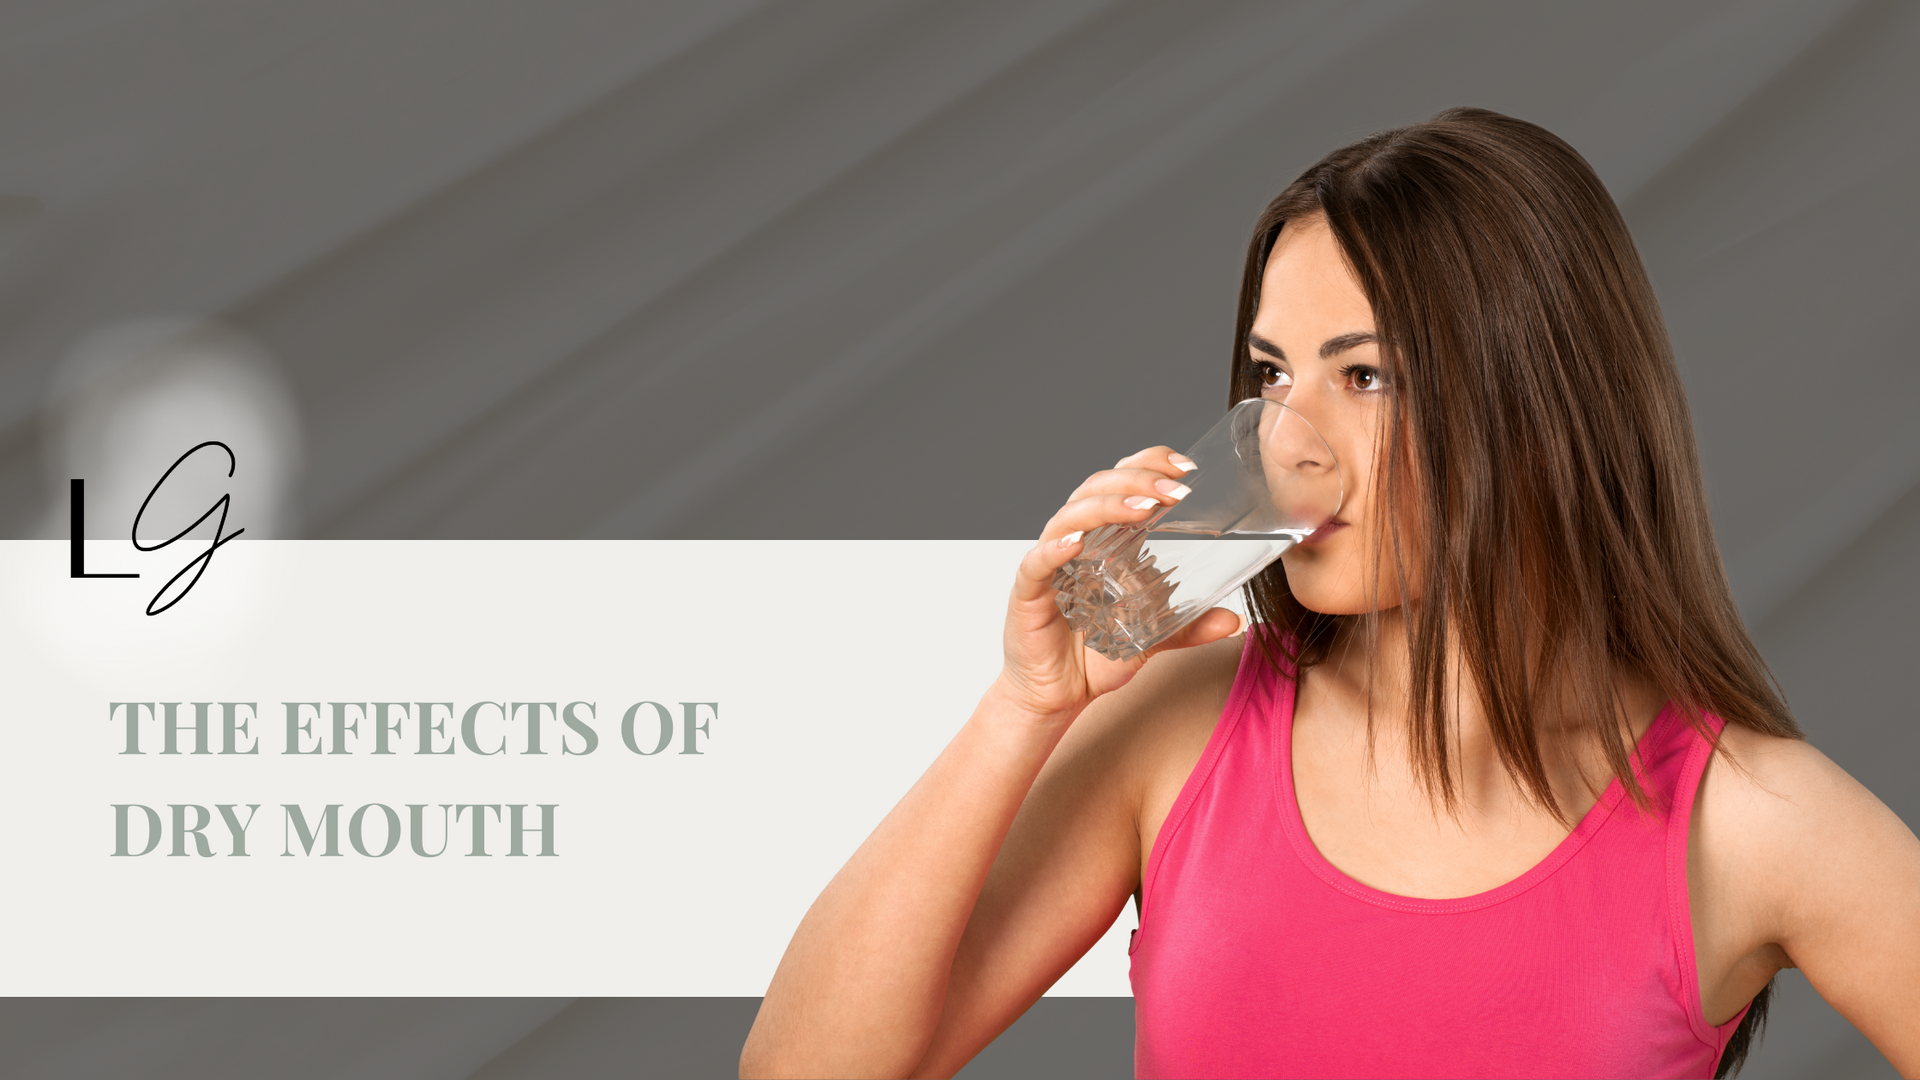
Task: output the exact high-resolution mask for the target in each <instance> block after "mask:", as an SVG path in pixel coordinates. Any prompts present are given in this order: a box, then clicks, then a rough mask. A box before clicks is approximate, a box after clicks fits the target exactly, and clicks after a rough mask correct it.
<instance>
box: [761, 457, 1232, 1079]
mask: <svg viewBox="0 0 1920 1080" xmlns="http://www.w3.org/2000/svg"><path fill="white" fill-rule="evenodd" d="M1169 453H1170V452H1169V451H1168V450H1167V448H1165V447H1157V448H1155V449H1153V450H1149V451H1142V453H1140V454H1136V455H1134V456H1133V457H1131V458H1128V459H1126V460H1125V461H1123V462H1121V463H1120V465H1119V466H1116V468H1115V469H1112V470H1108V471H1105V472H1101V473H1096V474H1095V475H1094V476H1093V477H1090V478H1089V479H1088V481H1087V483H1086V484H1084V485H1082V486H1081V489H1080V490H1079V491H1077V492H1075V494H1074V498H1073V499H1072V501H1070V502H1068V503H1067V505H1066V506H1065V507H1063V508H1062V509H1061V511H1060V513H1059V514H1057V515H1055V517H1054V519H1053V521H1051V522H1049V523H1048V526H1047V529H1046V531H1045V532H1043V533H1042V536H1041V540H1040V543H1039V544H1038V545H1036V546H1035V547H1034V549H1033V550H1032V551H1030V552H1028V553H1027V555H1026V557H1025V558H1024V559H1023V560H1022V561H1021V565H1020V570H1019V572H1018V574H1016V576H1015V583H1014V589H1013V594H1012V597H1011V599H1010V601H1009V604H1008V612H1007V625H1006V633H1005V647H1006V654H1007V662H1006V666H1005V668H1003V670H1002V673H1001V676H1000V678H999V679H997V680H996V681H995V683H994V685H993V687H992V689H990V690H989V691H988V693H987V695H986V696H985V698H983V699H982V701H981V703H980V706H979V708H978V709H976V710H975V712H974V714H973V716H972V717H971V718H970V719H969V720H968V721H967V723H966V725H965V726H964V727H962V728H961V730H960V732H959V734H958V735H956V736H955V737H954V739H953V741H952V742H951V743H949V744H948V746H947V748H946V749H945V750H944V751H942V753H941V755H940V757H939V758H938V759H936V760H935V762H934V764H933V766H932V767H931V768H929V769H928V770H927V772H926V774H925V775H924V776H922V777H921V778H920V780H919V782H918V783H916V784H915V785H914V787H913V788H912V790H910V791H909V792H908V793H907V795H906V797H905V798H903V799H902V800H901V801H900V803H899V805H898V806H896V807H895V808H894V809H893V811H892V812H891V813H889V814H888V815H887V817H886V818H885V820H883V821H882V822H881V823H880V826H879V827H878V828H877V829H875V830H874V833H873V835H872V836H870V837H868V839H867V841H866V843H864V844H862V845H861V847H860V849H859V850H858V851H857V852H855V853H854V856H853V858H852V859H850V860H849V861H848V863H847V865H846V866H845V867H843V868H842V869H841V871H840V873H839V874H837V875H835V877H834V879H833V881H832V882H831V883H830V884H829V885H828V886H827V888H826V890H825V891H824V892H822V893H821V895H820V898H819V899H818V900H816V901H815V902H814V905H813V907H812V908H811V909H810V910H809V911H808V912H807V915H806V917H805V919H803V920H802V922H801V924H800V928H799V929H798V930H797V931H796V932H795V934H794V938H793V941H792V943H791V944H790V945H789V946H788V947H787V952H786V955H785V956H784V957H782V958H781V961H780V966H779V968H778V970H777V971H776V972H775V974H774V978H773V983H772V985H771V986H769V987H768V989H767V996H766V998H765V999H764V1001H763V1002H762V1004H761V1008H760V1014H759V1016H758V1017H757V1018H756V1019H755V1021H754V1026H753V1030H752V1032H751V1033H750V1034H749V1036H748V1038H747V1044H746V1047H745V1049H744V1051H743V1052H742V1054H741V1058H740V1069H741V1073H742V1075H782V1076H801V1075H827V1076H865V1075H875V1076H879V1075H906V1074H908V1073H910V1072H912V1071H915V1070H916V1069H917V1068H919V1067H920V1066H921V1064H922V1061H923V1059H925V1058H926V1056H927V1054H928V1051H929V1049H930V1048H931V1047H933V1046H934V1040H935V1035H936V1032H937V1031H940V1030H941V1029H942V1024H943V1021H942V1017H943V1015H944V1014H946V1012H947V1009H948V1004H949V997H950V982H951V980H952V978H953V977H954V973H955V957H956V955H957V954H959V952H960V950H961V946H962V942H963V938H965V939H967V940H968V941H969V946H968V947H969V949H970V950H973V949H977V948H978V947H979V942H980V941H981V938H982V936H983V934H982V930H981V929H979V928H975V927H973V926H972V925H971V924H972V922H973V920H974V918H975V912H976V903H977V901H979V900H980V898H981V890H982V888H983V886H984V885H985V884H986V883H987V881H988V876H989V872H990V871H993V872H994V873H995V874H996V880H997V881H998V882H1000V883H1001V884H1000V885H999V886H997V888H996V892H995V895H999V894H1000V893H1001V892H1004V891H1007V890H1011V891H1012V892H1013V893H1020V892H1022V891H1023V890H1026V889H1028V888H1031V887H1033V886H1034V885H1035V884H1036V883H1045V886H1044V887H1045V888H1046V889H1047V890H1048V891H1049V897H1050V899H1049V902H1048V903H1047V904H1045V905H1043V906H1042V907H1041V908H1040V909H1030V910H1038V911H1040V913H1041V916H1042V917H1041V918H1040V919H1039V920H1038V921H1037V922H1035V921H1034V920H1032V919H1017V920H1012V921H1010V922H1004V923H1000V924H997V925H1003V926H1004V927H1005V928H1007V931H1008V932H1013V931H1014V930H1015V929H1016V928H1017V931H1018V932H1019V933H1022V934H1025V935H1027V936H1029V937H1030V938H1039V939H1045V940H1048V941H1051V942H1055V943H1058V944H1059V945H1061V946H1062V947H1066V948H1070V947H1072V944H1073V943H1074V942H1076V941H1077V942H1079V945H1078V948H1079V949H1080V950H1081V951H1084V949H1085V947H1086V945H1088V944H1090V943H1091V940H1092V939H1093V938H1097V937H1098V936H1099V934H1100V932H1101V931H1103V930H1104V929H1105V928H1106V926H1107V925H1108V924H1110V923H1111V921H1112V918H1113V916H1114V915H1115V914H1116V913H1117V911H1118V907H1119V903H1120V902H1123V901H1124V898H1125V896H1126V894H1127V893H1129V892H1131V891H1132V888H1133V885H1132V881H1133V879H1134V878H1135V877H1136V876H1137V874H1138V868H1137V866H1138V858H1137V851H1138V840H1137V826H1136V824H1135V822H1134V820H1133V819H1132V818H1131V817H1130V807H1129V806H1128V805H1127V803H1128V802H1129V801H1130V800H1129V799H1128V798H1127V797H1125V796H1124V794H1122V793H1123V792H1124V790H1125V784H1126V782H1127V778H1126V777H1124V776H1120V775H1118V774H1117V773H1116V772H1115V771H1114V770H1113V769H1112V768H1110V767H1104V766H1103V764H1102V763H1103V760H1104V761H1105V763H1106V766H1110V765H1111V764H1112V762H1113V761H1114V760H1116V759H1114V758H1113V757H1112V756H1111V752H1110V750H1108V749H1103V748H1105V747H1107V746H1108V744H1109V743H1110V739H1109V740H1103V739H1102V738H1101V737H1100V736H1101V734H1102V732H1103V731H1106V730H1108V728H1109V724H1107V723H1103V722H1101V721H1100V720H1099V717H1100V716H1101V715H1102V714H1106V713H1111V714H1113V715H1116V716H1117V715H1119V714H1121V713H1123V712H1124V711H1125V709H1124V704H1123V703H1124V700H1125V699H1118V700H1117V702H1116V704H1114V705H1111V706H1107V705H1104V704H1103V705H1102V706H1101V707H1099V708H1095V709H1091V710H1090V709H1089V705H1092V704H1093V703H1095V701H1096V699H1098V698H1101V697H1102V696H1103V695H1104V694H1106V693H1108V692H1110V691H1112V690H1116V689H1118V688H1120V687H1121V686H1123V685H1125V684H1126V683H1127V682H1128V681H1129V680H1131V679H1132V678H1133V676H1134V674H1135V673H1136V672H1137V671H1139V670H1140V669H1141V666H1142V663H1143V661H1142V660H1140V659H1137V658H1136V659H1135V660H1132V661H1129V662H1126V663H1114V662H1111V661H1107V660H1105V659H1103V658H1101V657H1099V656H1098V655H1095V654H1092V653H1088V652H1087V651H1086V650H1084V649H1082V648H1081V647H1080V644H1079V641H1078V638H1077V637H1076V635H1074V633H1073V632H1072V630H1071V628H1070V627H1068V626H1067V625H1066V622H1065V620H1064V619H1063V618H1062V617H1061V615H1060V612H1059V609H1058V608H1057V607H1056V606H1055V605H1054V601H1053V589H1052V586H1051V579H1052V575H1053V572H1054V570H1056V569H1058V568H1059V567H1060V566H1061V565H1063V564H1064V563H1065V562H1066V561H1067V560H1068V559H1070V558H1072V557H1073V555H1075V554H1077V553H1078V551H1079V548H1080V544H1081V534H1082V533H1084V532H1085V531H1087V530H1090V529H1093V528H1097V527H1098V526H1100V525H1102V524H1106V523H1109V522H1117V521H1126V522H1132V521H1138V520H1144V519H1145V518H1147V517H1148V516H1150V514H1151V513H1152V509H1153V506H1155V505H1158V504H1157V503H1155V502H1154V501H1153V500H1154V499H1160V500H1163V501H1168V502H1170V501H1173V499H1174V498H1177V497H1178V495H1179V494H1183V493H1184V489H1182V490H1181V491H1179V492H1177V493H1175V494H1172V495H1169V494H1168V493H1167V489H1168V488H1169V487H1172V486H1173V485H1172V484H1171V483H1166V481H1168V480H1169V479H1170V478H1177V477H1179V476H1182V475H1184V473H1183V470H1181V469H1180V468H1178V466H1177V465H1175V464H1173V463H1172V461H1171V460H1170V459H1169ZM1156 483H1159V484H1160V486H1159V487H1155V484H1156ZM1129 502H1132V503H1133V504H1134V505H1128V503H1129ZM1238 625H1239V619H1238V617H1237V616H1235V615H1233V614H1232V613H1230V612H1224V611H1216V612H1212V613H1209V614H1208V615H1207V616H1204V617H1202V618H1201V619H1200V620H1199V621H1197V622H1195V623H1194V624H1193V625H1191V626H1189V627H1188V628H1187V629H1186V630H1185V631H1183V632H1182V633H1181V634H1180V635H1177V636H1176V638H1175V639H1174V640H1173V641H1172V642H1169V643H1168V644H1167V645H1166V646H1164V647H1163V649H1172V648H1182V647H1185V646H1189V645H1195V644H1200V643H1203V642H1207V641H1211V640H1214V639H1218V638H1221V637H1224V636H1226V635H1228V634H1230V633H1232V632H1233V631H1234V629H1235V628H1236V627H1237V626H1238ZM1155 651H1156V652H1159V651H1162V650H1155ZM1083 712H1086V713H1088V716H1087V717H1085V718H1083V717H1082V715H1081V714H1082V713H1083ZM1083 724H1084V727H1082V725H1083ZM1076 727H1082V733H1079V734H1076V733H1075V731H1074V729H1075V728H1076ZM1056 748H1058V749H1056ZM1103 754H1106V755H1107V757H1106V758H1104V759H1103V757H1102V755H1103ZM1054 758H1058V761H1056V762H1051V763H1050V759H1054ZM1043 768H1048V769H1050V772H1048V773H1047V774H1046V775H1047V776H1048V777H1049V779H1048V780H1047V782H1046V783H1044V784H1042V785H1040V786H1039V788H1038V791H1039V792H1040V793H1044V794H1043V798H1041V799H1040V800H1039V801H1038V802H1036V803H1034V808H1033V809H1031V810H1029V811H1028V812H1027V817H1028V819H1029V820H1045V821H1047V822H1048V823H1049V828H1050V829H1051V830H1052V834H1051V841H1050V842H1049V841H1048V840H1040V839H1036V840H1035V841H1033V842H1022V843H1020V844H1018V845H1016V848H1015V850H1014V851H1013V852H1010V853H1007V855H1008V857H1007V858H1005V859H1003V858H1002V855H1003V852H1002V850H1001V849H1002V843H1003V841H1005V840H1006V838H1007V836H1008V832H1009V829H1011V828H1012V827H1013V826H1014V823H1015V817H1016V814H1018V813H1020V812H1021V811H1022V806H1023V804H1026V803H1028V802H1029V801H1030V799H1029V794H1030V792H1034V791H1035V789H1036V785H1035V781H1036V778H1039V777H1041V776H1042V775H1043ZM1022 835H1031V836H1034V837H1043V836H1047V835H1049V834H1048V830H1045V829H1023V831H1022ZM1129 853H1131V855H1130V854H1129ZM996 860H1000V862H999V867H998V868H997V869H996ZM1116 895H1117V897H1118V899H1117V900H1116ZM995 903H997V902H993V903H989V905H988V906H989V908H990V909H993V910H997V908H996V907H995ZM1089 928H1091V929H1089ZM1089 934H1091V937H1089V936H1088V935H1089ZM986 936H988V937H991V936H993V935H992V934H987V935H986ZM1073 955H1074V956H1076V957H1077V956H1078V953H1077V952H1076V953H1073ZM1058 959H1059V954H1058V953H1056V952H1053V951H1049V950H1048V949H1045V948H1039V949H1036V950H1035V951H1032V952H1028V953H1025V954H1017V955H1015V956H1014V957H1013V958H1012V961H1011V962H1012V963H1013V964H1014V966H1016V967H1018V968H1020V969H1021V970H1019V971H1015V972H1011V973H1010V972H1008V971H1006V970H1004V969H1003V968H998V967H997V968H996V969H995V970H994V971H993V972H991V973H986V974H982V973H979V972H975V973H973V974H964V975H963V980H964V981H965V982H966V987H965V990H964V992H963V993H962V994H961V998H963V999H965V1000H968V1001H975V1000H977V998H978V996H979V993H980V992H981V991H982V989H983V987H986V988H988V989H990V990H993V991H994V992H998V993H1006V994H1014V993H1016V991H1019V988H1022V987H1026V986H1030V985H1031V984H1032V983H1033V981H1034V980H1035V979H1036V978H1044V979H1045V982H1044V983H1042V984H1041V985H1042V987H1043V988H1044V985H1045V984H1046V983H1050V982H1051V981H1052V980H1053V979H1054V978H1057V977H1058V975H1059V971H1060V970H1064V967H1060V968H1059V970H1054V971H1052V974H1051V975H1047V974H1045V972H1046V970H1048V969H1050V968H1053V967H1057V966H1058ZM1066 962H1067V963H1069V964H1070V963H1071V962H1072V960H1071V959H1068V960H1067V961H1066ZM961 970H962V972H963V973H964V972H971V971H973V969H971V968H969V967H967V966H965V965H962V968H961ZM982 979H985V980H986V982H984V983H983V982H982ZM988 984H991V986H990V987H989V986H988ZM1036 993H1037V992H1036ZM1031 1000H1032V999H1031V997H1029V998H1027V999H1026V1002H1023V1003H1021V1005H1020V1007H1021V1008H1024V1007H1025V1004H1026V1003H1027V1002H1030V1001H1031ZM1002 1011H1004V1010H1003V1009H1002V1008H999V1007H991V1008H987V1009H985V1010H984V1012H981V1011H980V1010H977V1009H974V1008H971V1007H970V1008H968V1009H966V1010H962V1012H964V1014H965V1016H966V1017H976V1016H978V1015H998V1014H999V1013H1000V1012H1002ZM1016 1015H1017V1013H1016ZM947 1029H948V1030H950V1031H959V1030H962V1029H964V1031H965V1032H969V1033H972V1032H976V1031H977V1029H978V1023H977V1022H975V1021H972V1020H967V1021H965V1022H953V1021H950V1022H948V1024H947ZM997 1030H998V1028H995V1029H993V1031H992V1032H988V1033H987V1035H986V1038H991V1037H992V1034H993V1033H994V1032H997ZM969 1037H971V1036H970V1035H969ZM960 1041H961V1042H964V1041H966V1040H965V1039H962V1040H960ZM980 1041H981V1042H984V1041H985V1040H984V1039H982V1040H980ZM958 1045H959V1042H955V1041H953V1040H947V1041H944V1042H943V1043H942V1047H943V1048H945V1049H943V1051H942V1053H943V1054H947V1053H948V1052H949V1051H951V1050H952V1049H953V1048H955V1047H957V1046H958ZM977 1049H978V1047H977V1045H976V1046H975V1047H973V1050H977ZM973 1050H968V1051H966V1054H967V1056H971V1053H972V1052H973ZM944 1060H946V1058H945V1057H942V1061H944ZM964 1061H965V1057H961V1058H959V1062H964ZM928 1064H929V1067H932V1068H940V1067H941V1066H940V1065H939V1064H937V1063H933V1062H929V1063H928ZM952 1067H953V1068H957V1067H958V1063H955V1064H954V1065H953V1066H952Z"/></svg>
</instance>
